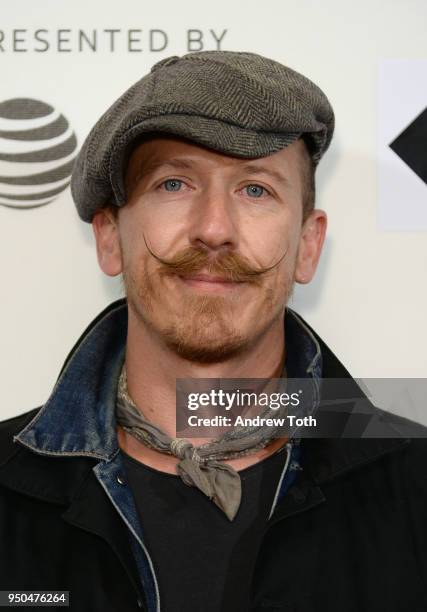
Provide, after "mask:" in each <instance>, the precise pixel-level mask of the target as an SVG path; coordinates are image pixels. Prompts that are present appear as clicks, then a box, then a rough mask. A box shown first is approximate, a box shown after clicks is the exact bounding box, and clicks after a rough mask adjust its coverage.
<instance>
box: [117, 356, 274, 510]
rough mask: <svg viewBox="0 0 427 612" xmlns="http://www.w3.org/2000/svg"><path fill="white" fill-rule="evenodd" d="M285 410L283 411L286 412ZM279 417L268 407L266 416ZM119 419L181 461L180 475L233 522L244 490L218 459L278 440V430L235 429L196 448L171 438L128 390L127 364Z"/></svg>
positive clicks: (147, 442)
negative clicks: (139, 407)
mask: <svg viewBox="0 0 427 612" xmlns="http://www.w3.org/2000/svg"><path fill="white" fill-rule="evenodd" d="M282 410H283V409H282ZM273 413H274V415H275V416H279V415H278V414H277V410H276V411H273V410H271V409H270V408H268V409H267V410H266V411H265V412H264V414H263V416H266V417H268V416H271V415H272V414H273ZM116 420H117V423H118V424H119V425H121V427H122V428H123V429H124V430H125V431H126V432H128V433H129V434H130V435H132V436H134V437H135V438H136V439H137V440H139V441H140V442H142V443H143V444H145V445H146V446H148V447H150V448H153V449H155V450H157V451H160V452H162V453H167V454H169V455H175V457H178V459H180V462H179V463H178V465H177V466H176V469H177V473H178V474H179V476H180V477H181V478H182V480H183V481H184V483H185V484H187V485H189V486H194V487H197V488H198V489H200V491H202V492H203V493H204V494H205V495H206V496H207V497H209V499H212V501H213V502H214V503H215V504H216V505H217V506H218V507H219V508H221V510H223V511H224V512H225V514H226V515H227V517H228V519H229V520H230V521H232V520H233V519H234V517H235V516H236V514H237V511H238V509H239V506H240V502H241V495H242V488H241V481H240V476H239V474H238V472H237V471H236V470H234V469H233V468H232V467H231V466H229V465H227V464H226V463H220V462H219V461H218V459H232V458H235V457H242V456H244V455H249V454H252V453H255V452H257V451H258V450H259V449H261V448H264V447H265V446H267V444H269V443H270V442H271V441H272V439H273V438H274V437H275V435H274V434H275V430H276V427H265V426H263V427H255V426H253V427H235V428H234V429H232V430H230V431H227V432H226V433H225V434H224V435H222V436H221V437H220V438H217V439H215V440H213V441H212V442H207V443H205V444H202V445H200V446H197V447H194V446H193V445H192V444H191V442H189V441H188V440H185V439H182V438H171V437H170V436H168V435H167V434H166V433H164V432H163V431H162V430H161V429H159V428H158V427H156V426H155V425H153V424H152V423H150V422H149V421H147V420H146V419H145V417H144V415H143V414H142V412H141V411H140V410H139V409H138V408H137V407H136V405H135V403H134V402H133V400H132V399H131V397H130V396H129V394H128V390H127V377H126V369H125V365H124V364H123V367H122V371H121V374H120V378H119V384H118V389H117V404H116Z"/></svg>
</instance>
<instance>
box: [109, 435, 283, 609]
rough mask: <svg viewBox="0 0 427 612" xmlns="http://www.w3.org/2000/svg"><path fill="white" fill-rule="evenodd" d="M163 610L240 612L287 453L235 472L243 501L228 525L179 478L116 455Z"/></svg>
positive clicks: (218, 513) (277, 452)
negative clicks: (131, 494)
mask: <svg viewBox="0 0 427 612" xmlns="http://www.w3.org/2000/svg"><path fill="white" fill-rule="evenodd" d="M121 453H122V457H123V463H124V469H125V473H126V475H127V480H128V483H129V486H130V487H131V490H132V492H133V495H134V498H135V503H136V507H137V511H138V514H139V517H140V521H141V525H142V529H143V532H144V540H145V544H146V546H147V549H148V552H149V554H150V556H151V558H152V561H153V564H154V570H155V573H156V577H157V580H158V583H159V591H160V607H161V610H162V612H247V611H248V608H249V606H248V601H249V595H250V583H251V577H252V572H253V569H254V564H255V560H256V556H257V552H258V548H259V545H260V541H261V537H262V532H263V528H264V526H265V524H266V522H267V520H268V516H269V514H270V510H271V506H272V504H273V499H274V494H275V492H276V489H277V485H278V483H279V479H280V476H281V473H282V471H283V468H284V466H285V462H286V456H287V453H286V447H285V446H284V447H282V448H280V449H279V450H278V451H276V453H274V454H273V455H270V456H269V457H267V458H266V459H264V460H263V461H260V462H258V463H256V464H254V465H251V466H249V467H248V468H245V469H244V470H240V471H239V475H240V478H241V482H242V501H241V505H240V508H239V510H238V512H237V514H236V516H235V518H234V520H233V521H229V519H228V518H227V517H226V515H225V514H224V513H223V511H222V510H220V509H219V508H218V507H217V506H216V505H215V504H214V503H213V502H212V501H211V500H210V499H208V498H207V497H206V496H205V495H204V494H203V493H202V492H201V491H199V490H198V489H197V488H195V487H190V486H188V485H186V484H185V483H184V482H183V481H182V480H181V478H180V477H179V476H178V475H174V474H168V473H165V472H160V471H158V470H155V469H154V468H151V467H149V466H147V465H144V464H143V463H141V462H139V461H137V460H136V459H134V458H133V457H130V456H129V455H127V454H126V453H125V452H124V451H123V450H122V451H121Z"/></svg>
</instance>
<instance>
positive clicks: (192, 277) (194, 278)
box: [181, 274, 238, 283]
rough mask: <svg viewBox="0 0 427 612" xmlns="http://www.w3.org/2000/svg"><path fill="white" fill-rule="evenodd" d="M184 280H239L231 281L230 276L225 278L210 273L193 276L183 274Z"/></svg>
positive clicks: (210, 281) (229, 281) (224, 281)
mask: <svg viewBox="0 0 427 612" xmlns="http://www.w3.org/2000/svg"><path fill="white" fill-rule="evenodd" d="M181 278H183V279H184V280H193V281H204V282H206V283H233V282H238V281H231V280H229V279H228V278H223V277H221V276H211V275H209V274H194V275H192V276H181Z"/></svg>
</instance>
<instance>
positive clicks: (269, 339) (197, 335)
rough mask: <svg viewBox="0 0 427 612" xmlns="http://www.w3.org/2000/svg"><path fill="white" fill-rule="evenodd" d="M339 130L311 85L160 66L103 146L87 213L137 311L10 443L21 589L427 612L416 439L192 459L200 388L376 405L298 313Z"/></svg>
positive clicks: (82, 160)
mask: <svg viewBox="0 0 427 612" xmlns="http://www.w3.org/2000/svg"><path fill="white" fill-rule="evenodd" d="M333 128H334V115H333V111H332V108H331V106H330V103H329V101H328V100H327V98H326V96H325V95H324V94H323V93H322V92H321V91H320V89H319V88H318V87H317V86H316V85H314V84H313V83H311V81H309V80H308V79H306V78H305V77H303V76H302V75H299V74H298V73H296V72H295V71H293V70H291V69H289V68H287V67H285V66H282V65H281V64H279V63H277V62H274V61H272V60H269V59H266V58H263V57H261V56H258V55H256V54H252V53H237V52H200V53H193V54H188V55H186V56H183V57H182V58H179V57H176V56H174V57H171V58H166V59H165V60H162V61H160V62H158V63H157V64H156V65H155V66H154V67H153V68H152V70H151V73H150V74H149V75H146V76H145V77H144V78H143V79H141V81H139V82H138V83H136V84H135V85H134V86H133V87H131V88H130V90H128V92H126V93H125V94H123V96H121V98H120V99H119V100H118V101H117V102H116V103H115V104H114V105H113V106H112V107H111V108H110V109H109V110H108V111H107V112H106V113H105V114H104V115H103V117H102V118H101V119H100V120H99V121H98V123H97V124H96V125H95V127H94V129H93V130H92V131H91V133H90V134H89V136H88V138H87V140H86V142H85V144H84V146H83V148H82V150H81V152H80V155H79V158H78V161H77V163H76V166H75V169H74V173H73V182H72V192H73V197H74V200H75V202H76V206H77V210H78V212H79V215H80V217H81V218H82V219H83V220H84V221H87V222H91V223H92V224H93V229H94V234H95V239H96V247H97V255H98V261H99V264H100V267H101V269H102V270H103V272H105V273H106V274H108V275H111V276H114V275H117V274H122V275H123V281H124V286H125V291H126V299H123V300H119V301H117V302H115V303H113V304H111V305H110V306H109V307H108V308H106V309H105V310H104V311H103V312H102V313H100V315H99V316H98V317H97V318H96V319H95V321H93V322H92V323H91V324H90V326H89V327H88V329H87V330H86V331H85V332H84V333H83V335H82V337H81V338H80V339H79V340H78V342H77V344H76V346H75V347H74V348H73V350H72V351H71V353H70V355H69V356H68V358H67V360H66V362H65V364H64V367H63V369H62V371H61V373H60V376H59V378H58V382H57V384H56V386H55V388H54V390H53V392H52V394H51V396H50V397H49V399H48V401H47V402H46V404H45V405H44V406H43V407H40V408H36V409H34V410H32V411H30V412H28V413H26V414H24V415H20V416H18V417H15V418H13V419H9V420H8V421H5V422H3V423H2V424H1V427H0V440H1V446H0V448H1V451H0V529H1V543H2V546H1V551H0V576H1V578H0V583H1V584H0V587H1V589H3V590H9V591H14V590H15V591H16V590H33V591H34V590H56V591H59V590H67V591H69V592H70V605H71V608H72V609H73V610H77V611H86V610H87V611H91V612H93V611H98V610H99V611H101V610H102V611H103V612H106V611H110V610H111V611H113V610H115V611H116V610H117V611H120V612H122V611H123V612H125V611H127V610H129V611H130V610H137V609H140V608H143V609H145V610H149V611H150V612H154V611H156V612H158V611H159V610H161V611H165V612H172V611H173V612H177V611H184V610H185V611H197V612H199V611H200V612H201V611H216V610H217V611H233V612H234V611H236V612H237V611H248V610H259V611H261V610H287V611H291V610H292V611H295V612H300V611H301V612H303V611H304V612H311V611H314V610H316V611H317V610H318V611H324V610H327V611H328V612H331V611H335V610H336V611H338V610H339V611H340V612H341V611H343V610H345V611H349V612H352V611H356V610H357V611H359V610H369V611H370V610H372V611H374V610H375V611H378V610H388V611H391V610H392V611H400V610H406V609H409V610H412V611H414V610H425V609H426V606H427V594H426V587H425V579H426V576H427V567H426V555H425V553H424V549H425V547H426V545H427V538H426V529H425V527H424V520H423V519H424V516H425V511H426V510H427V507H426V477H425V475H424V473H423V470H422V469H420V466H422V465H423V462H424V461H425V457H426V452H425V444H424V442H423V440H417V439H413V440H411V439H409V438H407V437H404V436H403V435H402V431H403V428H404V427H405V423H404V421H403V420H399V419H396V418H393V417H392V416H391V415H387V413H381V414H379V416H378V414H377V413H375V409H374V407H373V406H372V407H371V408H370V410H371V411H372V417H373V416H374V414H375V415H376V416H378V419H377V421H376V422H377V423H379V422H381V431H382V434H383V435H382V436H381V437H378V438H368V439H356V440H354V439H339V438H336V437H334V438H314V439H310V438H300V437H297V436H296V435H290V436H286V435H281V436H280V435H277V432H276V435H274V432H272V431H270V430H268V428H263V427H260V428H258V429H255V430H253V429H251V428H243V429H240V430H238V429H236V430H235V431H234V430H233V432H232V433H231V434H230V435H229V436H225V437H221V438H220V439H219V440H212V439H210V438H198V439H192V440H182V439H179V438H177V437H176V435H175V434H176V381H177V379H191V378H193V379H198V378H215V379H218V378H221V379H228V378H231V379H241V378H242V379H243V378H244V379H248V378H253V379H258V378H261V379H276V378H284V379H285V378H287V379H291V378H292V377H295V378H301V379H308V381H309V383H310V385H311V388H312V389H313V390H314V396H316V393H317V392H318V391H319V389H320V388H321V387H320V381H321V379H324V380H325V379H326V380H327V379H333V378H338V379H345V380H347V381H349V382H350V384H351V383H352V381H351V377H350V375H349V373H348V372H347V370H346V369H345V368H344V367H343V365H342V364H341V363H340V362H339V361H338V359H337V358H336V357H335V356H334V355H333V354H332V352H331V351H330V349H329V348H328V347H327V345H326V344H325V343H324V342H323V341H322V340H321V338H319V336H318V335H317V334H316V332H315V331H314V330H312V329H311V328H310V327H309V325H308V324H307V323H306V322H305V321H304V320H303V319H302V318H301V317H300V316H299V315H297V313H295V312H294V311H293V310H291V309H290V308H288V307H287V303H288V300H289V298H290V296H291V293H292V288H293V285H294V283H295V282H299V283H308V282H309V281H310V280H311V279H312V277H313V275H314V273H315V270H316V266H317V264H318V261H319V257H320V254H321V250H322V244H323V240H324V236H325V231H326V214H325V213H324V212H323V211H321V210H318V209H315V208H314V171H315V168H316V166H317V163H318V162H319V160H320V159H321V157H322V155H323V154H324V152H325V151H326V149H327V148H328V146H329V143H330V141H331V138H332V134H333ZM353 386H354V387H355V384H354V383H353ZM322 388H323V387H322ZM359 391H360V390H359ZM318 399H319V398H318ZM318 399H317V403H316V402H315V403H314V404H313V407H316V406H318Z"/></svg>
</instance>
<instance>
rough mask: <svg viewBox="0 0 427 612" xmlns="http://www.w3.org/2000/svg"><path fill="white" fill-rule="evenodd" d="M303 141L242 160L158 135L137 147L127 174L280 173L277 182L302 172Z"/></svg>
mask: <svg viewBox="0 0 427 612" xmlns="http://www.w3.org/2000/svg"><path fill="white" fill-rule="evenodd" d="M304 146H305V145H304V142H303V141H302V140H301V139H298V140H297V141H295V142H294V143H292V144H291V145H288V146H287V147H285V148H284V149H281V150H279V151H276V152H275V153H272V154H271V155H268V156H266V157H253V158H242V157H234V156H232V155H229V154H225V153H222V152H220V151H215V150H213V149H209V148H207V147H204V146H202V145H199V144H197V143H194V142H191V141H189V140H185V139H182V138H179V137H176V136H169V135H156V136H152V137H150V138H146V139H144V141H142V142H140V143H138V144H136V145H134V149H133V151H132V153H131V155H130V158H129V162H128V166H127V171H128V172H132V174H133V172H134V171H142V170H143V171H144V174H145V175H146V174H148V173H152V172H155V171H156V170H159V169H161V168H163V167H167V166H170V167H175V168H182V169H186V168H193V169H196V170H197V169H210V170H212V169H215V168H219V169H220V168H222V169H224V170H226V169H230V170H232V171H234V170H235V171H239V170H242V171H245V172H253V173H255V172H263V171H267V172H268V171H270V172H272V173H273V175H274V174H275V173H276V174H277V177H276V178H277V179H278V180H279V179H286V178H287V177H288V178H291V177H292V176H293V175H294V174H295V173H299V168H300V164H301V158H302V154H303V149H304Z"/></svg>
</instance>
